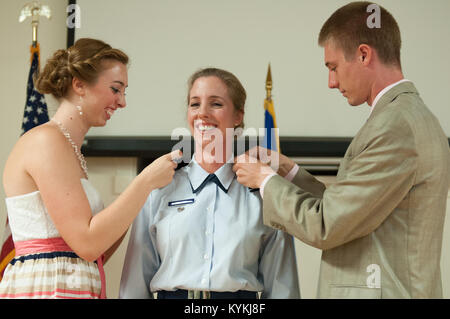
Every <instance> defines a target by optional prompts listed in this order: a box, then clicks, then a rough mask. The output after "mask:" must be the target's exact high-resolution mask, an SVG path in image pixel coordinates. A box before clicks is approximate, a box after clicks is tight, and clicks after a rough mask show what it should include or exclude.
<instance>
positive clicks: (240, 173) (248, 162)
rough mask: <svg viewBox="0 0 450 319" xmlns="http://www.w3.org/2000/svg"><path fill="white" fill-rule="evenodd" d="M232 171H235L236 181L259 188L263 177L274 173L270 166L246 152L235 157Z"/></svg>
mask: <svg viewBox="0 0 450 319" xmlns="http://www.w3.org/2000/svg"><path fill="white" fill-rule="evenodd" d="M233 171H234V172H236V176H237V180H238V182H239V183H240V184H242V185H244V186H247V187H250V188H260V186H261V184H262V182H263V181H264V179H265V178H266V177H267V176H269V175H270V174H273V173H275V171H274V170H273V169H272V168H270V166H268V165H266V164H263V163H262V162H261V161H259V160H257V159H256V158H254V157H251V156H249V155H248V154H242V155H240V156H238V157H236V158H235V164H234V165H233Z"/></svg>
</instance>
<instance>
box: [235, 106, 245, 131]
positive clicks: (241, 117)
mask: <svg viewBox="0 0 450 319" xmlns="http://www.w3.org/2000/svg"><path fill="white" fill-rule="evenodd" d="M234 116H235V117H234V128H236V127H238V126H240V125H241V124H242V121H243V120H244V111H242V110H238V111H235V112H234Z"/></svg>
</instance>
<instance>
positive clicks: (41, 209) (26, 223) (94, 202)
mask: <svg viewBox="0 0 450 319" xmlns="http://www.w3.org/2000/svg"><path fill="white" fill-rule="evenodd" d="M81 184H82V185H83V189H84V191H85V193H86V196H87V198H88V200H89V204H90V206H91V210H92V212H93V214H96V213H98V212H99V211H101V210H102V209H103V207H104V206H103V201H102V200H101V198H100V195H99V193H98V192H97V190H96V189H95V188H94V186H92V184H91V183H90V182H89V181H88V180H87V179H84V178H82V179H81ZM5 201H6V208H7V210H8V220H9V226H10V228H11V233H12V236H13V240H14V242H19V241H24V240H30V239H44V238H53V237H60V234H59V232H58V230H57V229H56V227H55V225H54V224H53V221H52V219H51V218H50V215H49V214H48V212H47V208H46V207H45V205H44V202H43V200H42V197H41V193H40V192H39V191H35V192H32V193H28V194H24V195H19V196H13V197H7V198H6V199H5Z"/></svg>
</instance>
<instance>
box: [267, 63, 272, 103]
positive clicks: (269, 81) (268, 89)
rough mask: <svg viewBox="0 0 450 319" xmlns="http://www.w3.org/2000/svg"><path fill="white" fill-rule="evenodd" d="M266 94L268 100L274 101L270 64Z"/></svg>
mask: <svg viewBox="0 0 450 319" xmlns="http://www.w3.org/2000/svg"><path fill="white" fill-rule="evenodd" d="M266 92H267V96H266V99H267V100H269V101H270V100H271V99H272V73H271V72H270V63H269V68H268V69H267V78H266Z"/></svg>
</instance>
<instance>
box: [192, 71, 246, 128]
mask: <svg viewBox="0 0 450 319" xmlns="http://www.w3.org/2000/svg"><path fill="white" fill-rule="evenodd" d="M208 76H215V77H217V78H219V79H220V80H222V82H223V83H225V85H226V86H227V89H228V95H229V96H230V98H231V101H232V102H233V106H234V110H235V111H240V112H242V114H244V113H245V112H244V107H245V100H246V99H247V93H246V92H245V89H244V87H243V86H242V84H241V82H240V81H239V79H238V78H237V77H236V76H235V75H234V74H232V73H231V72H228V71H225V70H222V69H217V68H205V69H200V70H198V71H197V72H195V73H194V74H192V75H191V77H190V78H189V80H188V95H187V104H188V105H189V100H190V92H191V89H192V86H193V85H194V82H195V81H196V80H197V79H198V78H202V77H208ZM238 127H241V128H244V121H242V122H241V123H240V124H239V125H237V126H236V127H235V128H238Z"/></svg>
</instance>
